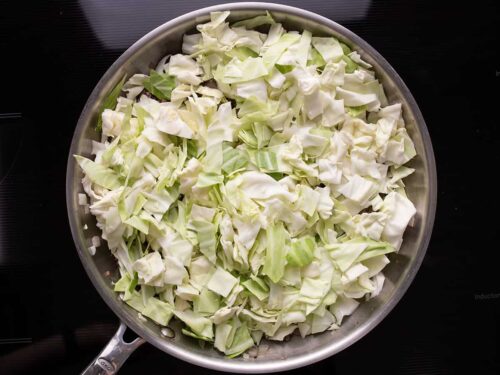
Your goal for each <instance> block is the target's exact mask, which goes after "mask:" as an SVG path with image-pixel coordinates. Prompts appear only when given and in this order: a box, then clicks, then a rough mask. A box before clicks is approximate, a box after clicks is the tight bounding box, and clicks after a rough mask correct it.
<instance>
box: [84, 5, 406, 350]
mask: <svg viewBox="0 0 500 375" xmlns="http://www.w3.org/2000/svg"><path fill="white" fill-rule="evenodd" d="M228 16H229V12H215V13H212V14H211V20H210V22H208V23H205V24H200V25H198V26H197V30H198V33H196V34H192V35H185V36H184V39H183V45H182V52H183V53H182V54H176V55H171V56H166V57H165V58H163V59H162V60H161V61H160V62H159V64H158V66H157V67H156V69H155V70H151V71H150V72H149V74H135V75H133V76H132V77H130V78H129V79H128V80H127V81H126V82H125V80H122V82H121V83H120V84H119V85H118V86H117V87H115V89H114V90H113V91H112V92H111V94H110V96H109V97H108V98H107V99H106V101H105V102H104V104H103V108H102V109H103V112H102V117H101V118H100V120H99V124H98V125H99V126H102V139H101V142H93V144H92V154H93V155H95V159H94V160H90V159H87V158H85V157H82V156H75V158H76V160H77V162H78V164H79V165H80V167H81V169H82V170H83V173H84V178H83V180H82V182H83V188H84V190H85V193H86V195H87V196H88V197H89V198H90V201H89V202H88V201H87V196H86V195H85V194H81V195H80V196H79V202H80V204H81V205H83V206H85V208H86V209H87V208H88V210H89V211H90V213H91V214H92V215H94V216H95V217H96V219H97V226H98V227H99V228H100V229H101V230H102V238H103V239H104V240H106V242H107V245H108V247H109V249H110V250H111V252H112V253H113V254H114V256H115V257H116V259H117V260H118V264H119V271H120V275H121V278H120V279H119V280H118V281H117V282H116V283H115V285H114V289H115V291H116V292H119V293H120V295H121V298H122V299H123V301H125V302H126V303H127V304H128V305H130V306H132V307H133V308H134V309H136V310H137V311H138V312H139V313H140V317H141V318H144V317H147V318H149V319H151V320H153V321H154V322H156V323H158V324H159V325H161V326H167V325H168V324H169V321H170V320H171V319H172V318H173V317H174V316H175V317H176V318H177V319H179V320H181V321H182V322H183V323H184V324H185V328H184V329H183V333H185V334H186V335H189V336H192V337H195V338H197V339H200V340H205V341H209V342H212V343H213V345H214V347H215V348H217V349H218V350H220V351H221V352H223V353H224V354H225V355H226V356H228V357H234V356H237V355H239V354H241V353H243V352H245V351H246V350H247V349H249V348H251V347H252V346H254V345H256V344H259V342H260V341H261V339H262V338H263V337H265V338H267V339H269V340H278V341H281V340H283V339H284V338H285V337H287V336H288V335H291V334H292V333H294V332H296V331H298V333H300V335H301V336H302V337H304V336H306V335H310V334H315V333H319V332H323V331H325V330H333V329H338V328H339V326H340V324H341V323H342V320H343V318H344V317H345V316H347V315H350V314H351V313H352V312H353V311H354V310H355V309H356V307H357V306H358V304H359V303H360V302H359V300H360V299H363V298H365V299H369V298H373V297H375V296H377V295H378V294H379V293H380V291H381V289H382V286H383V284H384V275H383V274H382V272H381V271H382V269H383V268H384V267H385V266H386V265H387V264H388V263H389V260H388V258H387V254H388V253H391V252H396V251H397V250H398V249H399V247H400V246H401V242H402V237H403V233H404V231H405V228H406V227H407V225H408V224H409V222H410V220H411V219H412V217H413V216H414V214H415V207H414V205H413V204H412V202H411V201H410V200H409V199H408V198H407V196H406V194H405V188H404V187H405V185H404V183H403V181H402V179H403V178H404V177H406V176H408V175H410V174H411V173H412V172H413V171H414V170H413V169H412V168H408V167H405V166H404V164H405V163H407V162H408V161H409V160H410V159H412V158H413V157H414V156H415V154H416V152H415V148H414V146H413V143H412V140H411V139H410V137H409V136H408V134H407V132H406V129H405V126H404V125H405V124H404V121H403V119H402V114H401V104H399V103H396V104H392V105H389V103H388V101H387V99H386V97H385V95H384V90H383V87H382V85H381V84H380V83H379V81H378V80H377V79H376V78H375V74H374V72H373V71H372V70H371V69H370V68H371V65H370V64H368V63H367V62H365V61H363V60H362V58H361V57H360V55H359V54H358V53H357V52H355V51H351V49H350V48H349V47H348V46H347V45H345V44H343V43H341V42H339V41H338V40H337V39H335V38H333V37H314V36H312V35H311V33H310V32H309V31H307V30H306V31H304V32H302V33H299V32H296V31H286V30H285V29H284V28H283V26H282V25H281V24H280V23H276V22H275V21H274V20H273V18H272V17H271V15H269V14H265V15H262V16H258V17H255V18H252V19H248V20H244V21H239V22H236V23H234V24H232V25H230V24H229V23H228V22H227V21H226V19H227V17H228ZM256 28H257V29H259V30H260V31H257V30H255V29H256ZM262 30H267V33H263V32H261V31H262ZM120 95H122V96H120ZM123 95H124V96H123ZM99 245H100V241H99V238H98V237H95V238H93V240H92V245H91V246H89V251H91V252H92V253H95V251H96V247H97V246H99Z"/></svg>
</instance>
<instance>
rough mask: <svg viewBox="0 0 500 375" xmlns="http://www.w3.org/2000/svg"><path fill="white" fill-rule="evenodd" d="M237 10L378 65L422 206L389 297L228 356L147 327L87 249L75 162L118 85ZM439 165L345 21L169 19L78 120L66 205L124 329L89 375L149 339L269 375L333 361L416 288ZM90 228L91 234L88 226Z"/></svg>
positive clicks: (408, 105)
mask: <svg viewBox="0 0 500 375" xmlns="http://www.w3.org/2000/svg"><path fill="white" fill-rule="evenodd" d="M222 10H230V11H231V20H238V19H242V18H247V17H252V16H255V15H258V14H262V13H263V12H264V11H266V10H268V11H270V12H271V13H272V15H273V17H274V18H275V19H276V20H277V21H279V22H281V23H283V25H284V26H285V27H286V28H287V29H289V30H299V31H301V30H303V29H308V30H310V31H312V32H313V34H314V35H334V36H335V37H337V38H338V39H340V40H341V41H343V42H345V43H346V44H348V45H350V46H351V47H353V48H354V49H356V50H357V51H359V52H360V53H361V55H362V56H363V58H364V59H365V60H366V61H368V62H369V63H371V64H372V65H373V66H374V69H375V71H376V73H377V75H378V78H379V79H380V80H381V81H382V83H383V84H384V87H385V88H386V93H387V96H388V99H389V102H401V103H403V112H404V118H405V121H406V124H407V128H408V131H409V133H410V136H411V137H412V139H413V140H414V142H415V146H416V150H417V153H418V156H417V157H416V158H415V159H414V160H413V161H412V167H413V168H415V169H416V173H414V174H413V175H412V176H411V177H410V178H408V179H407V180H406V183H407V190H408V194H409V196H410V199H411V200H412V201H413V202H414V203H415V206H416V208H417V215H416V219H415V223H414V226H413V227H410V228H408V229H407V231H406V233H405V238H404V243H403V246H402V248H401V250H400V252H399V253H398V254H393V256H392V257H391V263H390V265H389V266H388V267H387V268H386V269H385V271H384V273H385V275H386V277H387V280H386V283H385V285H384V289H383V291H382V293H381V294H380V295H379V296H378V297H377V298H375V299H372V300H370V301H368V302H364V303H362V304H361V305H360V307H359V308H358V309H357V310H356V312H355V313H354V314H353V315H352V316H351V317H349V318H348V319H347V320H346V321H345V322H344V323H343V325H342V327H341V329H340V330H338V331H334V332H325V333H323V334H319V335H314V336H308V337H307V338H305V339H301V338H300V337H293V338H292V339H291V340H290V341H287V342H283V343H275V342H269V343H266V346H267V350H265V351H264V350H260V351H259V355H258V356H257V357H256V358H247V359H245V358H236V359H226V358H225V357H224V356H223V355H221V354H220V353H218V352H217V351H216V350H214V349H212V348H210V347H209V346H207V347H205V349H202V348H200V346H199V345H198V344H197V343H196V342H195V341H194V340H192V339H190V338H188V337H186V336H184V335H182V334H180V327H179V326H176V325H175V324H174V325H173V326H172V329H173V330H172V333H173V335H170V336H173V337H165V336H164V335H162V334H161V332H160V327H158V326H157V325H155V324H153V323H152V322H149V321H148V322H143V321H141V320H140V319H139V317H138V315H137V312H136V311H134V310H133V309H131V308H130V307H129V306H127V305H126V304H125V303H123V302H122V301H121V300H120V299H119V296H118V295H117V294H116V293H115V292H113V289H112V281H113V280H116V279H117V265H116V260H115V259H114V258H113V256H112V255H111V253H110V252H109V251H106V250H105V249H103V248H100V249H99V250H100V251H98V252H97V254H96V255H95V256H93V257H92V256H91V255H90V254H89V252H88V251H87V248H88V246H89V241H90V238H91V237H92V236H94V235H99V234H100V233H99V232H98V230H97V228H96V226H95V220H94V219H93V218H92V217H91V215H90V214H86V213H85V212H84V210H83V208H82V207H81V206H79V205H78V202H77V196H78V193H79V192H82V187H81V183H80V182H81V178H82V175H81V172H80V170H79V169H78V168H77V167H76V165H75V161H74V159H73V157H72V155H74V154H80V155H84V156H89V155H90V150H91V140H92V139H95V140H97V139H98V137H99V135H98V134H97V133H96V132H95V130H94V125H95V123H96V119H97V116H98V112H99V105H100V103H101V101H102V100H103V98H104V97H105V96H106V94H107V93H108V92H109V91H110V90H111V88H112V87H114V86H115V84H116V83H117V82H118V81H119V80H120V78H121V77H122V76H123V75H124V74H126V75H127V76H130V75H132V74H134V73H138V72H147V71H148V70H149V68H150V67H152V66H154V65H155V64H156V62H157V61H158V60H159V59H160V58H161V57H163V56H164V55H166V54H168V53H176V52H179V51H180V47H181V40H182V35H183V34H184V33H185V32H188V31H191V30H193V29H194V26H195V25H197V24H199V23H203V22H206V21H207V20H208V18H209V13H210V12H212V11H222ZM436 189H437V181H436V168H435V162H434V155H433V151H432V145H431V141H430V138H429V134H428V131H427V128H426V125H425V122H424V119H423V117H422V114H421V113H420V110H419V108H418V106H417V104H416V102H415V100H414V99H413V97H412V95H411V94H410V92H409V90H408V88H407V87H406V85H405V84H404V83H403V81H402V80H401V78H400V77H399V76H398V74H397V73H396V72H395V71H394V69H393V68H392V67H391V66H390V65H389V63H388V62H387V61H386V60H385V59H384V58H383V57H382V56H381V55H380V54H379V53H378V52H376V51H375V50H374V49H373V48H372V47H371V46H369V45H368V44H367V43H366V42H365V41H363V40H362V39H361V38H359V37H358V36H357V35H355V34H353V33H352V32H350V31H349V30H347V29H345V28H344V27H342V26H340V25H339V24H337V23H335V22H333V21H331V20H329V19H326V18H324V17H322V16H319V15H317V14H315V13H311V12H308V11H305V10H302V9H298V8H294V7H289V6H284V5H278V4H272V3H254V2H248V3H233V4H223V5H217V6H213V7H209V8H204V9H200V10H196V11H194V12H191V13H188V14H185V15H183V16H181V17H178V18H176V19H174V20H172V21H169V22H167V23H165V24H163V25H162V26H160V27H158V28H157V29H155V30H153V31H151V32H150V33H149V34H147V35H145V36H144V37H143V38H142V39H140V40H139V41H137V42H136V43H135V44H134V45H133V46H131V47H130V48H129V49H128V50H127V51H126V52H125V53H124V54H123V55H122V56H121V57H120V58H119V59H118V60H117V61H116V62H115V63H114V64H113V65H112V66H111V67H110V68H109V69H108V71H107V72H106V74H105V75H104V76H103V77H102V78H101V80H100V81H99V83H98V84H97V86H96V88H95V89H94V91H93V92H92V94H91V95H90V97H89V99H88V101H87V103H86V105H85V107H84V109H83V111H82V114H81V116H80V119H79V121H78V124H77V127H76V130H75V133H74V136H73V141H72V144H71V149H70V152H69V158H68V166H67V178H66V201H67V208H68V216H69V222H70V226H71V231H72V234H73V239H74V241H75V244H76V248H77V252H78V255H79V256H80V259H81V261H82V263H83V266H84V268H85V270H86V271H87V274H88V275H89V277H90V279H91V281H92V283H93V284H94V287H95V288H96V289H97V291H98V292H99V294H100V295H101V297H102V298H103V299H104V300H105V301H106V303H107V304H108V306H109V307H110V308H111V309H112V310H113V311H114V313H115V314H116V315H117V316H118V317H119V319H120V321H121V324H120V328H119V329H118V331H117V333H116V334H115V336H114V337H113V338H112V339H111V341H110V342H109V344H108V345H107V346H106V348H105V349H104V350H103V352H101V353H100V354H99V356H98V357H97V358H96V360H95V361H94V362H93V363H92V364H91V365H90V366H89V367H88V368H87V369H86V370H85V371H84V373H85V374H98V373H103V374H112V373H115V372H116V371H117V370H118V369H119V368H120V366H121V365H122V364H123V362H124V361H125V360H126V358H127V357H128V356H129V355H130V353H131V352H132V351H133V350H134V349H135V348H137V347H138V346H139V345H141V344H142V343H144V342H145V341H147V342H149V343H150V344H152V345H154V346H156V347H157V348H159V349H161V350H163V351H164V352H165V353H168V354H170V355H173V356H175V357H177V358H180V359H182V360H185V361H188V362H191V363H193V364H196V365H199V366H204V367H207V368H211V369H216V370H221V371H228V372H238V373H269V372H276V371H284V370H289V369H292V368H297V367H301V366H305V365H308V364H311V363H314V362H317V361H319V360H321V359H323V358H326V357H328V356H331V355H333V354H335V353H337V352H339V351H341V350H343V349H345V348H347V347H348V346H350V345H352V344H353V343H354V342H356V341H357V340H359V339H360V338H361V337H363V336H364V335H365V334H367V333H368V332H369V331H370V330H372V329H373V328H374V327H375V326H376V325H377V324H378V323H380V321H381V320H382V319H383V318H384V317H385V316H386V315H387V314H388V313H389V312H390V311H391V310H392V308H393V307H394V306H395V305H396V303H398V301H399V300H400V299H401V297H402V296H403V294H404V293H405V292H406V290H407V289H408V287H409V285H410V283H411V282H412V280H413V278H414V277H415V274H416V272H417V270H418V268H419V267H420V264H421V262H422V259H423V257H424V255H425V251H426V249H427V245H428V243H429V239H430V236H431V231H432V226H433V222H434V213H435V207H436ZM85 224H86V225H87V226H88V230H83V227H84V225H85ZM126 326H127V327H130V328H131V329H132V330H133V331H135V332H136V333H137V334H138V335H139V336H140V338H138V339H136V340H135V341H134V342H132V343H125V342H124V340H123V333H124V331H125V328H126Z"/></svg>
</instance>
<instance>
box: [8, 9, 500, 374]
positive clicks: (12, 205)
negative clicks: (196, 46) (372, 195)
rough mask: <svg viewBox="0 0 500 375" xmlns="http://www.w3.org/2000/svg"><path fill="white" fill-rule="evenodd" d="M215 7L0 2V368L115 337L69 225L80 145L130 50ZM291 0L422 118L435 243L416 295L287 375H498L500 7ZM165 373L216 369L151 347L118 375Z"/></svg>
mask: <svg viewBox="0 0 500 375" xmlns="http://www.w3.org/2000/svg"><path fill="white" fill-rule="evenodd" d="M219 2H220V1H217V0H206V1H204V0H193V1H180V0H172V1H161V0H144V1H132V0H122V1H117V0H111V1H98V0H80V1H78V2H69V1H62V0H59V1H57V0H56V1H42V0H40V1H38V2H32V3H30V4H29V6H26V5H25V4H24V3H22V2H10V4H9V6H8V7H9V8H10V9H5V10H3V9H2V12H1V14H2V21H1V22H0V48H1V50H2V51H8V53H7V52H5V53H4V54H3V55H2V59H0V67H1V68H2V69H1V71H2V73H3V74H2V84H3V88H4V90H2V100H0V322H1V324H0V373H2V374H3V373H6V374H10V373H17V372H24V373H45V372H47V373H51V374H68V373H78V372H80V371H81V370H82V369H84V368H85V367H86V365H87V364H88V363H89V362H90V361H91V360H92V359H93V358H94V357H95V355H97V353H98V352H99V351H100V350H101V349H102V347H103V345H104V344H105V342H106V341H107V340H108V338H110V337H111V336H112V334H113V332H114V331H115V329H116V328H117V326H118V320H117V318H116V317H115V316H114V314H113V313H112V312H111V311H110V310H109V309H108V308H107V306H106V305H105V303H104V302H103V301H102V300H101V299H100V297H99V296H98V294H97V292H96V291H95V289H94V288H93V287H92V285H91V283H90V281H89V279H88V277H87V276H86V275H85V273H84V271H83V268H82V265H81V263H80V261H79V259H78V257H77V255H76V252H75V250H74V244H73V241H72V239H71V235H70V232H69V226H68V223H67V216H66V205H65V168H66V161H67V157H68V149H69V143H70V140H71V136H72V133H73V130H74V127H75V124H76V121H77V119H78V116H79V114H80V112H81V110H82V108H83V106H84V104H85V101H86V99H87V97H88V96H89V94H90V92H91V90H92V89H93V87H94V86H95V84H96V83H97V81H98V80H99V78H100V77H101V76H102V74H103V73H104V72H105V70H106V69H107V68H108V67H109V66H110V65H111V64H112V63H113V62H114V60H115V59H116V58H117V57H118V56H119V55H120V54H121V53H122V52H123V51H124V50H125V49H126V48H127V47H128V46H129V45H130V44H131V43H133V42H134V41H135V40H136V39H137V38H139V37H140V36H141V35H142V34H144V33H145V32H147V31H149V30H151V29H152V28H154V27H156V26H158V25H159V24H161V23H163V22H164V21H167V20H169V19H171V18H173V17H175V16H178V15H180V14H182V13H185V12H187V11H191V10H194V9H196V8H200V7H202V6H209V5H213V4H215V3H219ZM281 2H283V3H285V1H281ZM286 3H287V4H289V5H294V6H299V7H302V8H305V9H308V10H311V11H314V12H317V13H319V14H321V15H323V16H326V17H328V18H331V19H333V20H336V21H339V22H341V23H342V24H343V25H344V26H346V27H348V28H349V29H351V30H352V31H354V32H355V33H357V34H358V35H360V36H361V37H362V38H364V39H365V40H366V41H368V43H370V44H371V45H372V46H373V47H375V48H376V49H377V50H378V51H379V52H380V53H381V54H382V55H383V56H384V57H386V58H387V60H388V61H389V63H390V64H391V65H392V66H393V67H394V68H395V69H396V70H397V71H398V73H399V74H400V75H401V76H402V78H403V79H404V80H405V82H406V83H407V85H408V86H409V88H410V90H411V91H412V93H413V95H414V96H415V98H416V100H417V102H418V104H419V106H420V108H421V110H422V112H423V114H424V117H425V119H426V122H427V125H428V128H429V131H430V134H431V138H432V140H433V145H434V149H435V153H436V157H437V163H438V173H439V198H438V202H439V204H438V213H437V217H436V225H435V229H434V232H433V238H432V240H431V245H430V247H429V250H428V254H427V256H426V258H425V260H424V263H423V265H422V267H421V269H420V271H419V273H418V275H417V277H416V279H415V281H414V283H413V284H412V286H411V287H410V289H409V291H408V293H407V294H406V295H405V296H404V298H403V299H402V301H401V302H400V303H399V304H398V305H397V306H396V308H395V309H394V310H393V312H391V313H390V314H389V316H388V317H387V318H386V319H385V320H384V321H383V322H382V323H381V324H380V325H379V326H377V328H375V329H374V330H373V331H372V332H371V333H370V334H368V335H367V336H366V337H365V338H363V339H362V340H361V341H359V342H358V343H356V344H354V345H353V346H352V347H350V348H349V349H347V350H344V351H343V352H341V353H339V354H338V355H336V356H334V357H332V358H329V359H327V360H324V361H322V362H320V363H318V364H315V365H313V366H308V367H306V368H304V369H301V370H296V371H292V372H290V373H295V374H317V373H329V374H358V373H375V374H378V373H385V374H422V373H423V374H446V373H460V372H465V371H467V370H469V371H474V373H481V374H490V373H491V374H496V373H499V372H500V368H499V358H500V353H499V352H498V348H499V347H500V345H499V341H498V340H499V337H500V333H499V332H498V327H500V324H499V317H500V309H499V307H500V297H499V296H500V287H499V286H498V281H497V280H496V274H497V273H498V271H497V269H496V268H497V265H496V264H497V263H496V262H495V261H494V259H495V252H497V251H498V249H497V248H498V246H497V245H496V243H497V242H498V241H497V239H496V236H495V234H496V233H497V231H498V230H497V228H496V221H494V220H489V219H488V218H487V217H486V216H487V215H485V214H483V213H482V211H489V212H498V208H499V207H498V202H497V201H498V200H497V199H496V196H497V195H498V193H497V191H496V190H497V189H498V188H497V185H496V182H495V181H496V180H494V179H493V178H490V177H488V176H491V173H492V171H496V169H498V168H497V166H498V164H499V163H500V153H499V152H498V150H499V149H500V134H499V131H500V130H499V129H500V127H499V126H498V124H497V123H498V120H497V116H496V111H495V109H496V103H497V102H498V92H499V87H498V86H499V82H500V81H499V78H498V74H496V72H497V71H499V70H500V68H499V66H498V56H497V51H496V48H497V46H498V38H497V35H498V30H497V29H498V25H499V24H500V22H499V21H500V20H499V13H500V12H498V9H497V7H498V5H497V2H496V1H493V0H491V1H489V0H480V1H478V2H475V3H474V4H469V3H463V4H462V3H460V2H455V3H454V4H452V5H448V4H445V3H439V2H436V1H430V0H424V1H417V0H409V1H404V2H403V1H398V0H384V1H374V0H372V1H370V0H352V1H347V0H332V1H324V0H310V1H307V2H303V1H298V0H293V1H287V2H286ZM2 5H4V4H2ZM25 8H29V9H25ZM482 198H484V199H486V198H488V199H489V201H488V202H486V203H484V202H483V201H481V199H482ZM480 210H481V211H480ZM165 371H168V372H169V373H171V374H186V373H189V374H213V373H216V372H215V371H208V370H204V369H201V368H198V367H195V366H192V365H189V364H186V363H184V362H182V361H180V360H177V359H175V358H171V357H169V356H168V355H166V354H165V353H163V352H160V351H158V350H156V349H155V348H153V347H152V346H150V345H144V346H143V347H141V348H140V349H139V350H138V351H137V352H136V353H134V354H133V355H132V356H131V358H130V359H129V360H128V362H127V363H126V364H125V366H124V367H123V368H122V370H121V373H123V374H127V373H130V374H132V373H148V374H156V373H158V374H160V373H161V374H163V373H165Z"/></svg>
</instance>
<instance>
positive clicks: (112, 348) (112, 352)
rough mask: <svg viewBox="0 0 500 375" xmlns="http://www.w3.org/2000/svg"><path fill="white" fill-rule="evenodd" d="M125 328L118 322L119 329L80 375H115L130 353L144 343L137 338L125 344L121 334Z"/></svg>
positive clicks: (141, 339)
mask: <svg viewBox="0 0 500 375" xmlns="http://www.w3.org/2000/svg"><path fill="white" fill-rule="evenodd" d="M126 329H127V326H126V325H125V324H123V323H122V322H120V327H118V330H117V331H116V333H115V335H114V336H113V337H112V338H111V340H109V342H108V344H107V345H106V347H105V348H104V349H103V350H102V352H101V353H99V355H98V356H97V358H96V359H95V360H94V361H93V362H92V363H91V364H90V365H89V366H88V367H87V368H86V369H85V370H83V372H82V375H112V374H116V373H117V372H118V370H119V369H120V367H122V365H123V363H124V362H125V361H126V360H127V358H128V357H129V356H130V354H132V352H133V351H134V350H135V349H137V348H138V347H139V346H141V345H142V344H144V343H145V342H146V341H145V340H144V339H143V338H141V337H138V338H136V339H135V340H134V341H132V342H125V341H124V340H123V334H124V333H125V330H126Z"/></svg>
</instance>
